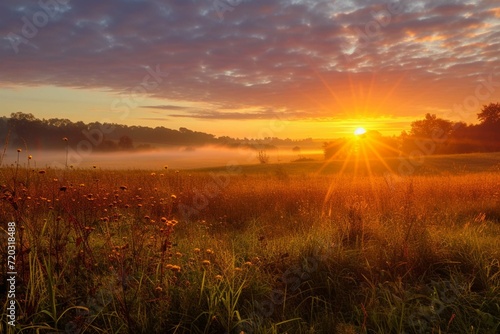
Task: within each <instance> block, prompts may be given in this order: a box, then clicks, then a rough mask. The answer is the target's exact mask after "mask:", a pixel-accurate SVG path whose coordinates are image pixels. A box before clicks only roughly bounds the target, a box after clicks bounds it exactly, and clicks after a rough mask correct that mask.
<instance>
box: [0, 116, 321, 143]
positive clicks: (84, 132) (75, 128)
mask: <svg viewBox="0 0 500 334" xmlns="http://www.w3.org/2000/svg"><path fill="white" fill-rule="evenodd" d="M103 128H106V129H110V128H112V131H105V132H101V133H99V136H102V137H101V138H98V139H99V140H96V138H94V142H98V144H97V145H96V146H95V150H96V151H131V150H150V149H155V148H157V146H162V147H165V146H181V147H197V146H203V145H219V146H225V147H233V148H236V147H246V148H252V149H256V150H262V149H270V148H274V147H276V146H278V145H293V144H304V143H306V142H311V141H312V139H310V138H309V139H304V140H291V139H288V138H287V139H279V138H276V137H266V138H262V139H248V138H242V139H240V138H231V137H228V136H222V137H216V136H215V135H213V134H209V133H204V132H199V131H192V130H189V129H187V128H184V127H181V128H179V129H178V130H173V129H168V128H165V127H163V126H158V127H155V128H151V127H146V126H136V125H133V126H127V125H121V124H115V123H109V124H108V123H100V122H92V123H84V122H81V121H80V122H72V121H70V120H69V119H61V118H50V119H39V118H37V117H35V116H34V115H33V114H31V113H23V112H16V113H12V114H10V117H0V138H2V139H3V138H5V139H6V141H7V142H8V143H9V146H10V147H13V148H22V147H28V148H30V149H32V150H42V149H44V150H51V149H61V148H62V147H64V146H65V145H66V144H65V143H63V141H62V139H63V138H66V139H67V143H68V145H70V146H74V145H77V143H78V142H81V141H84V140H89V139H90V136H92V135H95V133H96V132H97V130H98V129H103Z"/></svg>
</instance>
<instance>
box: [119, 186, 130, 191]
mask: <svg viewBox="0 0 500 334" xmlns="http://www.w3.org/2000/svg"><path fill="white" fill-rule="evenodd" d="M120 189H121V190H127V189H128V188H127V186H120Z"/></svg>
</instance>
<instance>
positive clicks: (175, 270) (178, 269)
mask: <svg viewBox="0 0 500 334" xmlns="http://www.w3.org/2000/svg"><path fill="white" fill-rule="evenodd" d="M170 270H172V271H173V272H179V271H181V267H180V266H176V265H174V266H172V267H171V268H170Z"/></svg>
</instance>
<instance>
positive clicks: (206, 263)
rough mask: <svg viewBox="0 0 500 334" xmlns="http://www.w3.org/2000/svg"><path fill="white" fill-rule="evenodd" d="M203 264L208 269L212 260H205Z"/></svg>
mask: <svg viewBox="0 0 500 334" xmlns="http://www.w3.org/2000/svg"><path fill="white" fill-rule="evenodd" d="M201 264H202V265H204V266H206V267H208V266H209V265H210V260H203V261H201Z"/></svg>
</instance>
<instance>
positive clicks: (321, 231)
mask: <svg viewBox="0 0 500 334" xmlns="http://www.w3.org/2000/svg"><path fill="white" fill-rule="evenodd" d="M214 173H215V174H214ZM1 177H2V179H1V183H2V201H1V202H0V220H1V221H2V222H4V223H6V222H8V221H15V222H16V223H17V228H18V234H17V243H18V247H17V249H18V256H17V258H16V261H17V266H18V272H19V276H18V281H17V284H18V290H17V291H18V292H17V293H18V297H17V302H18V304H19V308H18V310H19V313H18V321H19V325H18V327H16V330H15V331H20V330H22V329H23V328H24V329H26V332H30V331H31V330H33V331H34V330H36V329H45V330H48V331H56V330H59V331H62V332H64V330H65V329H66V328H73V330H74V331H75V332H79V333H80V332H85V333H140V332H144V333H156V332H178V333H221V332H231V333H233V332H238V333H239V332H241V331H244V332H248V333H249V332H254V333H271V332H285V331H287V332H289V333H292V332H297V333H323V332H328V333H329V332H332V331H334V330H335V331H336V332H338V333H403V332H407V333H427V332H435V333H438V332H441V333H495V331H497V330H498V329H499V328H500V325H499V323H500V306H499V305H500V288H499V283H500V267H499V259H500V251H499V247H498V242H499V240H500V239H499V236H500V195H499V189H500V174H499V173H497V172H483V173H475V174H464V173H462V174H459V175H453V174H447V175H418V176H409V177H400V176H396V175H385V176H373V177H368V176H364V177H361V176H354V175H344V176H338V175H316V174H313V173H305V172H303V171H301V172H298V173H294V172H293V173H292V172H288V171H287V170H281V171H280V172H279V173H278V172H271V173H269V172H266V173H264V174H260V173H251V174H248V173H243V172H241V171H240V172H238V171H236V172H233V173H227V172H221V171H220V170H215V171H214V170H212V171H180V172H174V171H171V170H161V171H103V170H99V169H90V170H83V169H82V170H78V169H76V170H64V171H61V170H51V169H47V170H44V171H43V173H41V171H39V170H36V171H31V170H26V169H19V170H17V169H16V170H14V169H13V168H12V169H11V168H3V169H2V170H1ZM4 223H2V224H4ZM2 227H3V228H4V229H5V228H6V226H3V225H2ZM4 244H5V240H3V239H2V244H1V247H2V249H6V247H4ZM0 259H1V261H2V266H5V263H6V258H5V253H4V252H3V253H2V257H1V258H0ZM2 269H3V270H4V269H5V268H4V267H2ZM4 272H5V270H4ZM4 307H5V305H4ZM75 307H78V308H75ZM28 328H31V329H28ZM0 331H1V332H8V331H9V332H14V331H13V329H12V328H10V327H9V326H7V325H6V322H5V320H2V323H1V324H0Z"/></svg>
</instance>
